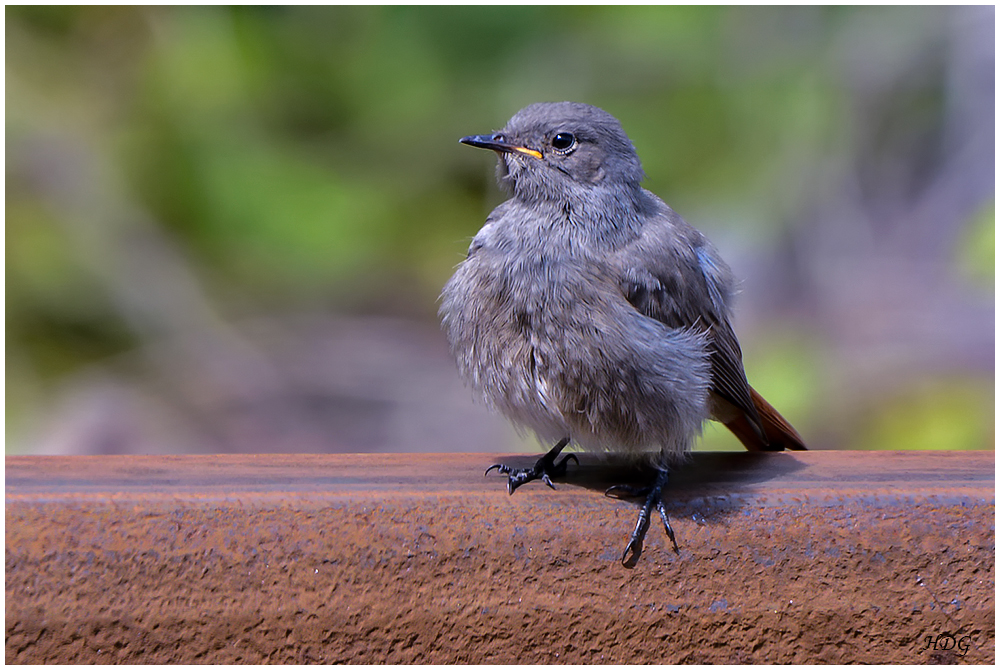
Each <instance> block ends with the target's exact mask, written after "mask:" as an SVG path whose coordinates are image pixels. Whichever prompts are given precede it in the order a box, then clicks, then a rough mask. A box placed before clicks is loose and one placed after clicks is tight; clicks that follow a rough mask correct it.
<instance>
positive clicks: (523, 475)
mask: <svg viewBox="0 0 1000 670" xmlns="http://www.w3.org/2000/svg"><path fill="white" fill-rule="evenodd" d="M567 444H569V438H568V437H564V438H563V439H561V440H559V441H558V442H557V443H556V445H555V446H554V447H552V448H551V449H549V452H548V453H547V454H545V455H544V456H542V457H541V458H539V459H538V460H537V461H535V464H534V465H533V466H532V467H530V468H512V467H510V466H509V465H504V464H503V463H496V464H494V465H491V466H490V467H488V468H486V472H485V473H483V474H487V475H488V474H490V470H494V469H496V470H497V471H499V472H501V473H503V474H505V475H509V476H508V477H507V493H509V494H513V493H514V491H516V490H517V487H519V486H520V485H521V484H527V483H528V482H530V481H533V480H535V479H541V480H542V481H543V482H545V485H546V486H548V487H549V488H550V489H554V488H555V487H556V486H555V484H553V483H552V477H559V476H561V475H564V474H566V462H567V461H568V460H569V459H571V458H572V459H573V460H574V461H576V463H577V464H578V465H579V463H580V460H579V459H578V458H577V457H576V455H575V454H567V455H566V456H564V457H563V459H562V460H561V461H559V462H558V463H556V458H557V457H558V456H559V452H561V451H562V450H563V449H564V448H565V447H566V445H567Z"/></svg>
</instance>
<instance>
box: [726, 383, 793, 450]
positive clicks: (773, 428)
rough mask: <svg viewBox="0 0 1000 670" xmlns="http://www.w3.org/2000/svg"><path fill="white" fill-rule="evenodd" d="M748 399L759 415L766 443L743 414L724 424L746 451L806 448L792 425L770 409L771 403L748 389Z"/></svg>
mask: <svg viewBox="0 0 1000 670" xmlns="http://www.w3.org/2000/svg"><path fill="white" fill-rule="evenodd" d="M750 397H751V399H752V400H753V404H754V407H756V408H757V414H759V415H760V422H761V426H762V427H763V429H764V437H766V438H767V442H764V441H763V440H761V439H760V435H759V434H758V433H757V431H756V430H754V427H753V424H751V423H750V421H749V420H748V419H747V417H746V415H745V414H740V415H739V416H738V417H736V418H735V419H732V420H731V421H729V422H727V423H726V424H725V426H726V428H728V429H729V430H731V431H732V433H733V435H735V436H736V437H737V438H739V440H740V442H742V443H743V446H744V447H746V448H747V451H783V450H785V449H793V450H796V451H802V450H804V449H805V448H806V445H805V442H803V440H802V436H801V435H799V433H798V431H796V430H795V429H794V428H792V424H790V423H788V421H786V420H785V417H783V416H781V415H780V414H779V413H778V410H776V409H774V408H773V407H771V403H769V402H768V401H766V400H764V398H763V397H762V396H761V395H760V394H759V393H757V391H755V390H754V389H753V388H751V389H750Z"/></svg>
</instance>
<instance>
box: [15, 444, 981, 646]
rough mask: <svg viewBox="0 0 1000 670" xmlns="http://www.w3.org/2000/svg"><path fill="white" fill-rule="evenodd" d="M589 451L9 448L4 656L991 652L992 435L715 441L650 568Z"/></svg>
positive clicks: (684, 476) (611, 472) (658, 532)
mask: <svg viewBox="0 0 1000 670" xmlns="http://www.w3.org/2000/svg"><path fill="white" fill-rule="evenodd" d="M499 459H500V460H503V461H505V462H509V463H524V464H528V463H530V462H531V460H532V459H531V458H530V457H526V456H511V455H507V456H501V457H499ZM581 460H582V465H581V467H580V468H578V469H574V468H573V467H572V466H570V467H571V472H570V473H569V477H568V479H567V480H566V482H565V483H560V484H559V485H558V486H559V490H557V491H550V490H548V489H546V488H545V487H544V486H542V485H540V484H539V483H532V484H530V485H528V486H525V487H522V488H521V489H520V490H518V492H517V493H516V494H515V495H514V496H508V495H507V493H506V487H505V485H504V480H503V478H502V477H495V478H494V477H491V478H484V477H483V476H482V473H483V470H484V469H485V468H486V466H488V465H490V464H491V463H493V462H494V459H493V458H491V457H490V456H484V455H482V454H459V455H455V454H447V455H442V454H436V455H413V454H406V455H388V454H381V455H330V456H207V457H206V456H177V457H164V456H149V457H143V456H122V457H116V456H108V457H67V458H63V457H7V459H6V509H5V516H6V530H5V539H6V547H5V550H6V551H5V553H6V574H5V585H6V661H7V662H21V663H81V662H86V663H92V662H97V663H108V662H133V663H138V662H155V663H190V662H216V663H219V662H221V663H243V662H305V663H308V662H327V663H330V662H364V663H382V662H395V663H411V662H426V663H450V662H472V663H513V662H524V663H562V662H567V663H589V662H605V663H606V662H614V663H633V662H634V663H640V662H641V663H680V662H704V663H714V662H737V663H739V662H771V663H788V662H792V663H809V662H823V663H844V662H877V663H895V662H905V663H921V662H933V661H950V662H974V663H992V662H993V660H994V627H995V623H994V622H995V618H994V611H995V610H994V583H995V582H994V569H993V566H994V556H995V543H994V481H993V474H994V455H993V453H992V452H974V453H968V452H966V453H874V452H872V453H856V452H808V453H796V454H738V453H733V454H702V455H696V456H695V457H694V458H693V460H692V463H691V464H690V465H689V466H687V468H686V469H685V470H684V471H683V472H680V473H678V474H677V476H676V477H675V478H674V481H673V484H672V488H671V496H672V503H671V504H670V506H669V507H670V511H671V517H672V523H673V526H674V530H675V531H676V533H677V540H678V542H679V544H680V554H674V553H673V552H672V551H671V550H670V549H669V542H668V541H667V540H666V537H665V534H664V532H663V528H662V526H659V525H654V526H653V527H652V528H651V529H650V532H649V535H648V539H647V542H646V547H645V551H644V553H643V555H642V558H641V560H640V561H639V562H638V565H637V566H636V567H635V568H634V569H631V570H629V569H626V568H624V567H622V566H621V564H620V563H619V562H618V559H619V556H620V553H621V551H622V549H623V548H624V544H625V542H626V538H627V536H628V533H629V532H630V531H631V528H632V525H633V524H634V521H635V514H636V511H637V507H636V505H635V504H634V503H631V502H628V501H620V500H614V499H611V498H606V497H604V496H603V495H602V493H601V492H602V491H603V489H604V488H605V487H606V486H608V485H610V484H613V483H622V482H623V481H629V480H633V481H641V478H642V476H643V475H642V473H636V472H633V471H631V470H629V469H628V468H625V467H624V466H614V465H608V464H606V463H602V462H601V461H599V460H597V459H596V458H592V457H587V456H585V457H582V458H581ZM657 524H658V522H657Z"/></svg>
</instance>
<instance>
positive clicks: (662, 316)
mask: <svg viewBox="0 0 1000 670" xmlns="http://www.w3.org/2000/svg"><path fill="white" fill-rule="evenodd" d="M460 142H461V143H462V144H465V145H469V146H472V147H478V148H482V149H490V150H492V151H494V152H495V153H496V154H497V156H498V158H499V160H498V168H497V172H498V179H499V182H500V184H501V186H503V187H504V188H505V189H506V190H507V191H508V192H509V194H510V198H509V199H507V200H505V201H504V202H502V203H501V204H500V205H499V206H497V207H496V209H494V210H493V211H492V212H491V213H490V214H489V216H488V217H487V219H486V222H485V225H484V226H483V227H482V229H480V230H479V232H478V233H477V234H476V235H475V236H474V237H473V239H472V242H471V244H470V246H469V250H468V254H467V256H466V258H465V259H464V260H463V261H461V262H460V263H459V265H458V266H457V268H456V270H455V272H454V274H453V276H452V277H451V278H450V279H449V280H448V282H447V283H446V284H445V286H444V288H443V290H442V292H441V297H440V308H439V315H440V318H441V322H442V327H443V329H444V331H445V334H446V337H447V339H448V343H449V346H450V349H451V352H452V354H453V356H454V358H455V360H456V362H457V366H458V370H459V373H460V375H461V377H462V378H463V379H464V381H465V382H466V383H467V384H468V385H470V386H471V387H472V388H473V389H474V391H475V393H476V394H477V396H478V397H479V398H480V399H481V400H483V401H485V403H486V404H487V405H488V406H490V407H491V408H493V409H495V410H499V411H500V412H501V413H503V414H504V415H506V416H507V418H508V419H510V420H511V421H512V422H513V423H514V424H515V425H517V426H518V427H520V428H526V429H528V430H531V431H533V432H534V433H535V434H536V435H537V436H538V437H539V439H541V440H543V441H546V442H550V443H554V445H553V446H552V448H551V449H550V450H549V451H548V452H547V453H545V454H544V455H543V456H541V457H540V458H539V459H538V460H537V461H536V462H535V464H534V465H533V466H532V467H530V468H514V467H511V466H508V465H504V464H501V463H497V464H494V465H492V466H490V468H488V469H487V471H486V474H489V473H490V472H491V471H492V470H497V471H499V472H500V473H502V474H506V475H508V480H507V488H508V492H509V493H510V494H513V493H514V491H515V490H516V489H518V488H519V487H520V486H522V485H524V484H526V483H528V482H531V481H534V480H542V482H543V483H545V484H546V485H547V486H549V487H551V488H555V486H554V485H553V482H552V479H553V478H556V477H560V476H563V475H565V474H566V470H567V466H568V463H569V462H570V461H571V460H574V461H576V462H577V463H579V460H578V459H577V458H576V456H575V455H574V454H572V453H567V454H562V458H561V459H560V454H561V453H562V451H563V450H564V449H565V448H566V447H567V446H570V445H573V447H574V448H580V449H583V450H585V451H592V452H598V453H612V454H621V455H624V456H626V457H628V458H630V459H634V460H640V461H646V462H650V463H651V464H652V465H653V466H655V471H656V473H657V474H656V478H655V481H654V482H653V484H652V485H651V486H648V487H645V488H641V489H637V488H634V487H629V486H613V487H611V488H610V489H608V491H607V492H606V493H607V494H608V495H615V496H618V497H621V496H622V495H623V494H624V495H635V496H637V497H642V498H644V501H643V504H642V507H641V508H640V511H639V517H638V520H637V522H636V526H635V529H634V530H633V531H632V533H631V534H630V536H629V540H628V543H627V544H626V546H625V550H624V551H623V553H622V557H621V562H622V563H623V564H624V565H626V566H631V565H634V564H635V562H636V561H637V560H638V558H639V555H640V554H641V553H642V547H643V540H644V538H645V536H646V532H647V530H648V528H649V522H650V518H651V516H652V513H653V510H654V509H656V510H657V511H658V513H659V515H660V517H661V519H662V521H663V525H664V527H665V530H666V532H667V535H668V537H669V538H670V540H671V542H672V543H673V548H674V551H675V552H676V551H679V550H678V546H677V542H676V539H675V536H674V532H673V529H672V528H671V526H670V522H669V518H668V516H667V513H666V508H665V505H664V502H663V497H664V488H665V487H666V485H667V482H668V478H669V472H670V470H671V469H672V468H675V467H676V466H677V465H679V464H680V463H682V462H683V461H684V459H685V456H686V454H688V453H689V452H690V450H691V447H692V444H693V443H694V441H695V439H696V438H697V437H698V435H700V433H701V429H702V426H703V424H704V423H705V421H706V420H709V419H712V420H715V421H718V422H721V423H722V424H724V425H725V426H726V427H727V428H728V429H729V430H731V431H732V432H733V433H734V434H735V435H736V437H737V438H738V439H739V440H740V441H741V442H742V444H743V445H744V446H745V447H746V448H747V449H748V450H749V451H781V450H785V449H791V450H802V449H805V448H806V446H805V443H804V441H803V439H802V437H801V436H800V435H799V433H798V432H797V431H796V430H795V428H793V427H792V425H791V424H790V423H789V422H788V421H787V420H786V419H785V418H784V417H782V416H781V414H780V413H779V412H778V411H777V410H775V409H774V407H772V406H771V405H770V404H769V403H768V402H767V401H766V400H765V399H764V398H763V397H762V396H761V395H760V394H759V393H757V391H755V390H754V389H753V388H752V387H751V386H750V384H749V383H748V381H747V378H746V374H745V372H744V368H743V356H742V352H741V349H740V345H739V342H738V340H737V338H736V335H735V333H734V331H733V327H732V323H731V321H732V311H731V310H732V308H731V304H732V301H733V296H734V294H735V292H736V280H735V277H734V274H733V272H732V270H730V268H729V266H728V265H727V264H726V263H725V261H723V260H722V258H721V256H720V255H719V252H718V251H717V250H716V248H715V247H714V246H713V245H712V243H711V242H710V241H709V240H708V239H707V238H706V237H705V235H703V234H702V233H701V232H699V231H698V230H696V229H695V228H694V227H692V226H690V225H689V224H688V223H687V222H685V221H684V219H682V218H681V217H680V216H679V215H678V214H677V213H675V212H674V210H672V209H671V208H670V207H669V206H668V205H667V204H666V203H664V202H663V200H661V199H660V198H659V197H657V196H656V195H654V194H653V193H651V192H650V191H648V190H646V189H645V188H644V187H643V186H642V182H643V180H644V179H645V174H644V171H643V168H642V164H641V162H640V160H639V157H638V154H637V153H636V150H635V147H634V146H633V144H632V142H631V140H630V139H629V137H628V135H626V133H625V131H624V129H623V128H622V125H621V123H620V122H619V121H618V119H616V118H615V117H614V116H612V115H611V114H609V113H608V112H606V111H604V110H602V109H600V108H598V107H594V106H592V105H587V104H584V103H577V102H543V103H536V104H532V105H529V106H528V107H525V108H524V109H522V110H520V111H519V112H517V113H516V114H514V116H513V117H511V119H510V120H509V121H508V122H507V124H506V125H505V126H504V128H503V129H502V130H500V131H497V132H494V133H491V134H486V135H470V136H467V137H463V138H461V140H460Z"/></svg>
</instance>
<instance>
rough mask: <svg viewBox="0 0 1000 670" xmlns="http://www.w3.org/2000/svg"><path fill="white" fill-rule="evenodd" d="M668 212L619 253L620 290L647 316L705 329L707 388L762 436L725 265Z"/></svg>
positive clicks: (687, 227) (702, 239)
mask: <svg viewBox="0 0 1000 670" xmlns="http://www.w3.org/2000/svg"><path fill="white" fill-rule="evenodd" d="M670 214H673V212H670ZM673 217H676V219H675V220H668V221H667V222H666V223H664V224H662V225H655V224H653V225H647V226H646V227H645V228H644V231H643V235H642V236H641V237H640V238H639V239H638V240H636V242H635V243H633V244H631V245H629V248H628V249H626V250H625V251H624V253H622V254H621V255H620V256H619V258H621V259H622V260H621V267H622V274H621V290H622V292H623V293H624V294H625V297H626V298H627V299H628V301H629V302H630V303H632V305H633V306H634V307H635V308H636V309H637V310H639V311H640V312H642V313H643V314H644V315H646V316H648V317H650V318H653V319H656V320H658V321H660V322H662V323H664V324H666V325H668V326H670V327H672V328H696V329H703V330H704V331H705V332H707V333H708V335H709V360H710V362H711V370H712V388H711V390H712V392H713V393H714V394H716V395H717V396H719V397H720V398H721V399H722V400H724V401H726V402H728V403H729V404H731V405H733V406H734V407H736V408H737V409H739V410H740V411H742V412H743V413H744V414H745V415H746V416H747V419H748V420H749V422H750V424H751V426H752V428H753V429H754V431H756V432H758V433H759V434H760V436H761V438H762V439H763V435H764V433H763V429H762V427H761V419H760V416H759V415H758V412H757V408H756V407H755V405H754V402H753V397H752V395H751V390H750V384H749V383H747V378H746V373H745V372H744V371H743V352H742V351H741V350H740V344H739V342H738V341H737V339H736V334H735V333H734V332H733V329H732V326H731V325H730V323H729V307H728V300H729V294H730V293H731V292H732V290H733V289H732V284H733V280H732V278H731V274H730V271H729V269H728V267H726V266H725V264H724V263H723V262H722V261H721V260H720V259H719V257H718V255H717V253H716V252H715V250H714V249H712V247H711V246H710V245H709V243H708V241H707V240H706V239H705V238H704V236H702V235H701V233H699V232H698V231H696V230H695V229H693V228H691V227H690V226H688V225H687V224H685V223H684V222H683V221H682V220H680V218H679V217H677V216H676V214H673ZM673 217H671V218H673ZM765 441H766V440H765Z"/></svg>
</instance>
